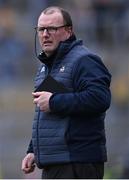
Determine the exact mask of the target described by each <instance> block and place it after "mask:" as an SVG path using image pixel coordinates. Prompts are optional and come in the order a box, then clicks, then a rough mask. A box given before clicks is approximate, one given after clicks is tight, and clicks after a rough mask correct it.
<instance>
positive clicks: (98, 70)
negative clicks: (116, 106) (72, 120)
mask: <svg viewBox="0 0 129 180" xmlns="http://www.w3.org/2000/svg"><path fill="white" fill-rule="evenodd" d="M72 79H73V88H74V92H72V93H64V94H56V93H55V94H53V95H52V96H51V98H50V102H49V103H50V109H51V111H52V112H55V113H61V114H66V115H68V114H78V113H88V114H92V113H102V112H105V111H106V110H107V109H108V108H109V106H110V101H111V93H110V89H109V86H110V81H111V75H110V73H109V72H108V70H107V68H106V67H105V66H104V64H103V63H102V61H101V60H100V58H99V57H98V56H93V55H92V56H86V57H83V58H81V59H80V60H79V61H78V63H77V64H76V65H75V67H74V68H73V71H72Z"/></svg>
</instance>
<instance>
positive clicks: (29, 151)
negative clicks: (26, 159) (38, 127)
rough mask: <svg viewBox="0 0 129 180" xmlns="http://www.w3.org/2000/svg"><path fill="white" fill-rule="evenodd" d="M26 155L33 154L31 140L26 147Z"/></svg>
mask: <svg viewBox="0 0 129 180" xmlns="http://www.w3.org/2000/svg"><path fill="white" fill-rule="evenodd" d="M28 153H33V144H32V140H31V141H30V144H29V146H28V150H27V154H28Z"/></svg>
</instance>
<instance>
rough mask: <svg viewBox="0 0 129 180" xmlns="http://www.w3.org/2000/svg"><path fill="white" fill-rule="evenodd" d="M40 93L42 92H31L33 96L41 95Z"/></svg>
mask: <svg viewBox="0 0 129 180" xmlns="http://www.w3.org/2000/svg"><path fill="white" fill-rule="evenodd" d="M42 94H43V92H32V95H33V96H34V97H37V96H40V95H42Z"/></svg>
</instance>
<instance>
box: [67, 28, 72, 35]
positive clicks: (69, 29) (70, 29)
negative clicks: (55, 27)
mask: <svg viewBox="0 0 129 180" xmlns="http://www.w3.org/2000/svg"><path fill="white" fill-rule="evenodd" d="M66 28H67V29H66V30H67V32H68V37H70V36H72V34H73V29H72V27H66Z"/></svg>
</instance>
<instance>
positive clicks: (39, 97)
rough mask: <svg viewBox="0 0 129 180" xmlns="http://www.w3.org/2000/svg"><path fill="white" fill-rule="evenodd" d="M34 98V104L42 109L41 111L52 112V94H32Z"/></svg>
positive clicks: (43, 92)
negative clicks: (50, 104)
mask: <svg viewBox="0 0 129 180" xmlns="http://www.w3.org/2000/svg"><path fill="white" fill-rule="evenodd" d="M32 95H33V96H34V101H33V102H34V103H35V104H36V105H37V106H38V107H40V110H41V111H43V112H50V107H49V99H50V97H51V96H52V93H50V92H45V91H42V92H35V93H32Z"/></svg>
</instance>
